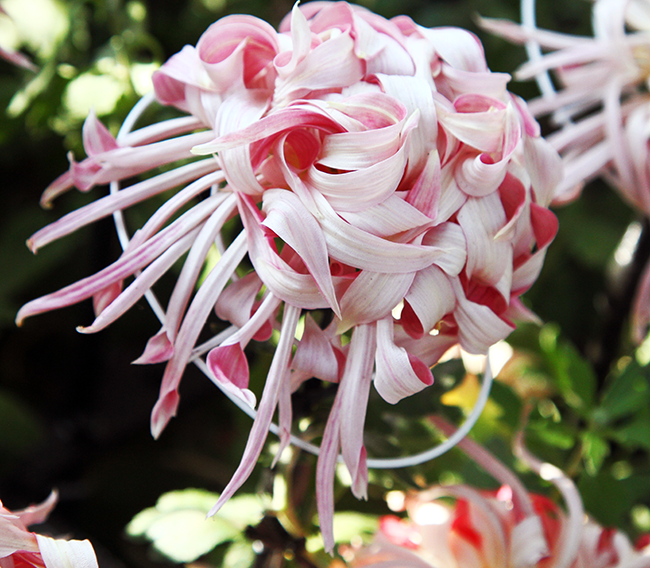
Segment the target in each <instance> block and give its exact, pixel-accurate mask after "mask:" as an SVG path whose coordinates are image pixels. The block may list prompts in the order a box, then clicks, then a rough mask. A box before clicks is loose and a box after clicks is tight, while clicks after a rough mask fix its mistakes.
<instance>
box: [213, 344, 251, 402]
mask: <svg viewBox="0 0 650 568" xmlns="http://www.w3.org/2000/svg"><path fill="white" fill-rule="evenodd" d="M206 362H207V364H208V368H209V369H210V371H212V374H213V375H214V380H216V382H218V383H219V385H220V386H221V387H222V388H224V389H225V390H227V391H228V392H230V393H231V394H234V395H235V396H236V397H238V398H240V399H241V400H243V401H244V402H245V403H246V404H248V406H250V407H251V408H254V407H255V395H254V394H253V392H252V391H250V390H248V388H247V387H248V374H249V373H248V360H247V359H246V355H244V350H243V349H242V346H241V344H240V343H235V344H231V345H224V346H222V347H217V348H215V349H213V350H212V351H210V352H209V353H208V358H207V361H206Z"/></svg>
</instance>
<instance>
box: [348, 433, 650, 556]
mask: <svg viewBox="0 0 650 568" xmlns="http://www.w3.org/2000/svg"><path fill="white" fill-rule="evenodd" d="M459 446H460V447H461V448H462V449H463V450H464V451H465V452H467V454H468V455H469V456H470V457H472V458H473V459H475V460H476V462H477V463H478V464H479V465H481V466H482V467H483V468H484V469H485V470H486V471H488V472H489V473H490V474H492V475H493V476H494V477H495V478H496V479H497V480H498V481H499V482H501V483H502V484H503V485H502V486H501V488H500V489H499V490H498V491H484V490H477V489H475V488H473V487H469V486H467V485H452V486H437V487H432V488H430V489H427V490H425V491H421V492H413V493H411V494H408V495H407V496H406V500H405V505H406V511H407V513H408V517H407V518H405V519H401V518H399V517H396V516H392V515H391V516H386V517H384V518H383V519H382V520H381V522H380V530H379V532H378V533H377V535H376V536H375V540H374V542H373V543H372V544H371V545H370V546H367V547H365V548H363V549H360V550H359V551H357V552H356V553H355V554H354V560H353V561H352V562H351V563H350V566H352V567H353V568H362V567H367V566H368V567H369V566H377V567H378V566H381V567H382V568H430V567H432V566H435V568H497V567H498V568H531V567H538V568H596V567H598V568H624V567H625V568H628V567H629V568H632V567H635V568H642V567H645V566H650V554H649V552H650V551H648V549H647V548H645V549H639V550H637V549H635V547H633V546H632V544H631V543H630V541H629V539H628V538H627V537H626V536H625V535H624V534H623V533H621V532H619V531H617V530H615V529H607V528H603V527H601V526H599V525H598V524H597V523H595V522H594V521H592V520H589V519H585V516H584V511H583V508H582V501H581V499H580V494H579V492H578V489H577V488H576V487H575V485H574V484H573V482H572V481H571V480H570V479H569V478H568V477H567V476H566V475H565V474H564V473H562V472H561V471H560V470H559V469H557V468H556V467H554V466H552V465H551V464H548V463H542V462H540V461H539V460H537V459H536V458H534V457H533V456H531V455H530V454H528V453H527V452H526V451H525V450H523V452H524V456H523V457H524V459H525V461H527V462H528V464H529V465H530V466H531V467H532V469H533V470H535V471H536V473H538V474H539V475H541V476H542V477H543V478H544V479H545V480H548V481H551V483H553V484H554V485H555V486H556V487H557V488H558V489H559V491H560V493H561V494H562V496H563V498H564V500H565V503H566V505H567V510H566V511H565V510H563V509H562V508H560V507H559V506H558V505H557V504H555V503H554V502H553V501H551V500H550V499H549V498H547V497H544V496H542V495H537V494H534V493H528V492H527V491H526V489H525V488H524V487H523V485H522V484H521V482H520V481H519V480H518V479H517V477H516V476H515V475H514V473H512V472H511V471H510V470H509V469H508V468H507V467H506V466H505V465H503V464H502V463H501V462H499V461H497V460H496V458H495V457H494V456H492V455H491V454H489V453H488V452H487V451H486V450H485V449H484V448H482V447H480V446H479V445H478V444H476V443H475V442H473V441H471V440H469V439H468V438H465V439H463V441H462V442H461V443H460V444H459Z"/></svg>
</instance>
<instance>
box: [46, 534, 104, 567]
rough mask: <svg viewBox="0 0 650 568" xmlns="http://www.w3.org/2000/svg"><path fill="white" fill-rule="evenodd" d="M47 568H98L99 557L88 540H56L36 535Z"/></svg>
mask: <svg viewBox="0 0 650 568" xmlns="http://www.w3.org/2000/svg"><path fill="white" fill-rule="evenodd" d="M36 539H37V540H38V548H39V550H40V553H41V556H42V557H43V562H44V563H45V568H98V564H97V557H96V556H95V551H94V550H93V546H92V544H90V541H88V540H63V539H54V538H50V537H47V536H43V535H40V534H37V535H36Z"/></svg>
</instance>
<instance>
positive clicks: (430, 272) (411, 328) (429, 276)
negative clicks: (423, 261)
mask: <svg viewBox="0 0 650 568" xmlns="http://www.w3.org/2000/svg"><path fill="white" fill-rule="evenodd" d="M455 305H456V296H455V295H454V291H453V289H452V287H451V284H450V282H449V277H448V276H447V275H446V274H445V273H444V272H443V271H442V270H441V269H440V268H439V267H437V266H435V265H432V266H429V267H428V268H425V269H424V270H420V271H419V272H417V273H416V275H415V279H414V280H413V284H412V286H411V288H410V289H409V291H408V293H407V294H406V295H405V296H404V308H403V309H402V315H401V319H400V323H401V324H402V326H403V327H404V330H405V331H406V332H407V333H408V334H409V335H410V336H411V337H413V338H414V339H420V338H421V337H422V336H423V335H424V334H425V333H429V332H430V331H431V330H432V329H433V328H434V327H435V326H436V324H437V323H438V322H439V321H440V320H441V319H442V317H443V316H444V315H446V314H448V313H451V312H452V311H453V309H454V307H455Z"/></svg>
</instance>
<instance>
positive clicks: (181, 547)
mask: <svg viewBox="0 0 650 568" xmlns="http://www.w3.org/2000/svg"><path fill="white" fill-rule="evenodd" d="M218 497H219V496H218V495H217V494H215V493H210V492H209V491H203V490H200V489H186V490H183V491H172V492H170V493H165V494H164V495H162V496H161V497H160V499H158V502H157V503H156V506H155V507H150V508H148V509H145V510H144V511H141V512H140V513H138V514H137V515H136V516H135V517H134V518H133V520H132V521H131V522H130V523H129V524H128V525H127V527H126V532H127V534H128V535H130V536H133V537H144V538H146V539H147V540H149V541H151V542H152V544H153V547H154V548H155V549H156V550H157V551H158V552H160V553H161V554H163V555H164V556H166V557H167V558H169V559H170V560H172V561H174V562H192V561H194V560H196V559H197V558H199V557H201V556H203V555H204V554H207V553H208V552H210V551H211V550H212V549H213V548H215V547H216V546H217V545H219V544H221V543H224V542H227V541H233V540H237V539H239V538H243V534H242V533H243V530H244V529H245V528H246V526H248V525H249V524H256V523H258V522H259V521H260V519H261V518H262V514H263V509H262V506H261V504H260V501H259V500H258V499H257V498H256V497H254V496H252V495H241V496H238V497H234V498H232V499H231V500H230V501H228V502H227V503H226V504H225V505H224V507H223V508H222V509H221V510H220V511H219V513H218V514H217V515H215V516H214V517H210V518H206V515H207V513H208V511H209V510H210V509H211V508H212V506H213V505H214V504H215V503H216V501H217V499H218Z"/></svg>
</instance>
